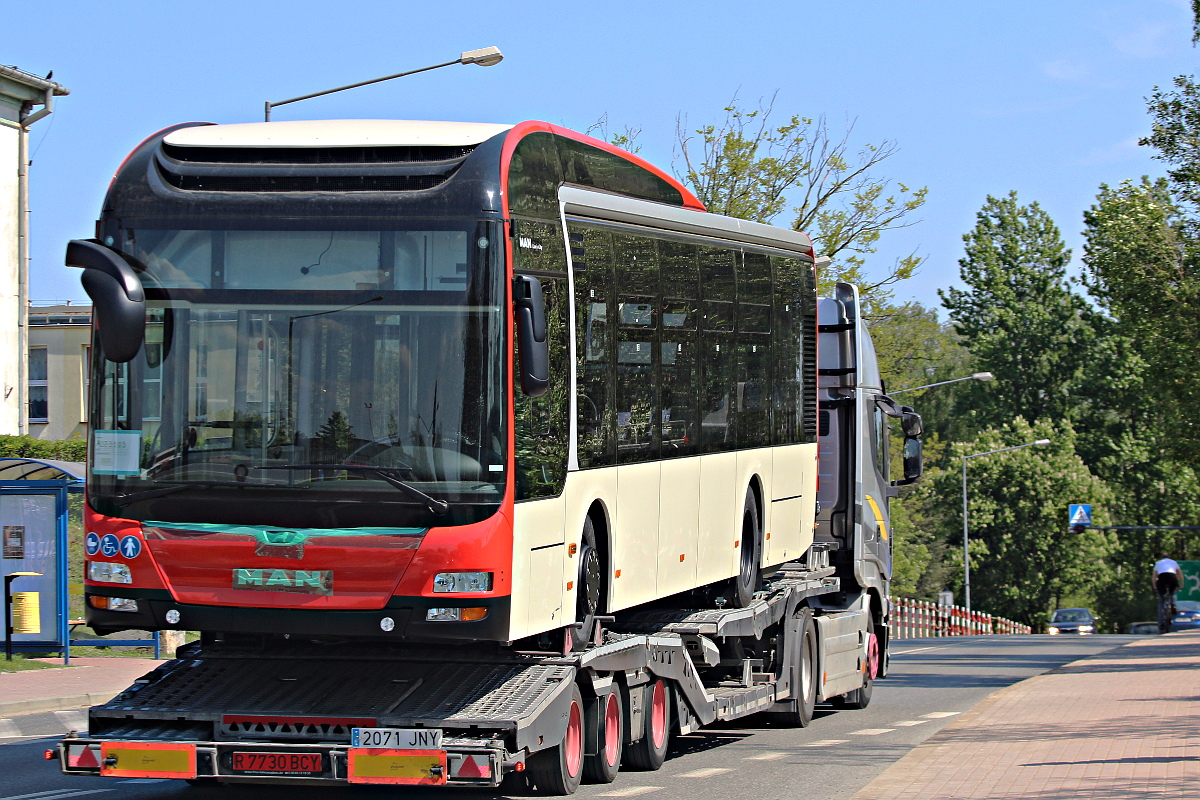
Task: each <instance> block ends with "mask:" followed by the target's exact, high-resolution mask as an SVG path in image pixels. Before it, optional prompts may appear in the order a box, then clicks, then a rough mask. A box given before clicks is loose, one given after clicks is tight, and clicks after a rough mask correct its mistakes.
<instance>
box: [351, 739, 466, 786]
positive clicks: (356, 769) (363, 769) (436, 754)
mask: <svg viewBox="0 0 1200 800" xmlns="http://www.w3.org/2000/svg"><path fill="white" fill-rule="evenodd" d="M346 757H347V758H346V760H347V762H348V763H349V770H348V771H347V775H346V779H347V780H348V781H349V782H350V783H404V784H422V785H428V786H441V785H442V784H444V783H445V782H446V752H445V751H444V750H374V749H371V750H368V749H365V748H351V749H350V750H348V751H346Z"/></svg>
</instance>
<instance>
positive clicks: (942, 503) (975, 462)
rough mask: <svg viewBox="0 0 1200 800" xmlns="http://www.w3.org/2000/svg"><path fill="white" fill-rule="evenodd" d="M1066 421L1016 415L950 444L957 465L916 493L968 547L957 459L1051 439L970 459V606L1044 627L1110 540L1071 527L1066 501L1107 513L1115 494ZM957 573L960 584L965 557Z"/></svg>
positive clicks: (1100, 566)
mask: <svg viewBox="0 0 1200 800" xmlns="http://www.w3.org/2000/svg"><path fill="white" fill-rule="evenodd" d="M1075 438H1076V437H1075V432H1074V430H1073V429H1072V428H1071V425H1070V423H1069V422H1065V421H1064V422H1062V423H1061V424H1058V425H1055V424H1052V423H1051V422H1050V421H1048V420H1043V421H1041V422H1039V423H1037V424H1034V425H1030V424H1029V423H1027V422H1026V421H1025V420H1023V419H1017V420H1015V421H1014V422H1012V423H1011V424H1009V425H1005V426H1002V427H1000V428H994V429H989V430H986V431H984V432H982V433H981V434H980V435H979V437H978V438H977V439H975V440H974V441H971V442H964V443H958V444H955V445H953V448H952V455H954V456H957V457H955V458H952V459H951V461H952V464H949V465H947V467H946V468H945V469H941V470H935V471H933V472H932V473H931V474H930V475H929V476H928V478H927V479H926V481H925V482H924V484H923V485H922V486H921V488H920V490H919V494H920V495H922V500H923V501H924V503H925V504H926V506H927V507H928V508H929V510H930V512H931V515H932V518H933V519H934V520H936V523H937V524H939V525H940V526H941V529H942V530H944V531H946V533H947V541H949V542H952V543H955V544H957V548H958V552H959V553H961V552H962V536H961V531H962V502H961V497H962V494H961V491H962V488H961V480H962V473H961V471H960V469H961V463H962V462H961V456H964V455H970V454H973V453H982V452H987V451H989V450H999V449H1001V448H1004V447H1013V446H1016V445H1022V444H1027V443H1029V442H1033V441H1036V440H1038V439H1050V441H1051V445H1050V446H1048V447H1026V448H1022V449H1019V450H1010V451H1008V452H1004V453H995V454H992V455H988V456H985V457H982V458H978V459H972V460H971V461H970V462H969V465H968V473H967V481H968V483H967V486H968V499H969V504H968V508H969V517H968V519H969V530H970V538H969V545H970V553H971V603H972V607H973V608H977V609H980V610H984V611H988V612H989V613H992V614H999V615H1002V616H1005V617H1008V618H1010V619H1014V620H1016V621H1018V622H1023V623H1025V624H1027V625H1033V626H1039V625H1041V624H1042V623H1043V622H1044V621H1045V619H1046V613H1047V612H1048V611H1050V610H1051V609H1052V608H1053V607H1054V606H1055V604H1056V601H1058V600H1060V599H1061V598H1063V597H1066V596H1068V595H1072V594H1078V593H1080V592H1081V591H1082V592H1084V593H1085V594H1087V595H1090V591H1089V589H1090V587H1092V586H1094V585H1095V584H1096V579H1097V577H1098V576H1099V575H1100V574H1101V573H1102V572H1103V570H1104V558H1105V556H1106V555H1107V553H1108V552H1109V550H1110V549H1111V547H1112V541H1111V538H1110V537H1109V536H1108V535H1107V534H1105V533H1104V532H1102V531H1096V530H1093V529H1090V528H1089V529H1084V530H1083V531H1082V532H1079V533H1076V532H1074V531H1072V530H1071V528H1070V527H1069V526H1068V525H1067V524H1066V523H1067V519H1066V513H1067V506H1068V504H1070V503H1090V504H1092V513H1093V519H1094V520H1096V521H1097V524H1103V522H1104V520H1106V518H1107V517H1106V511H1105V508H1106V506H1107V504H1108V503H1109V502H1110V496H1109V491H1108V489H1107V487H1106V486H1105V485H1104V483H1103V482H1102V481H1100V480H1099V479H1098V478H1096V476H1094V475H1093V474H1092V473H1091V472H1090V471H1089V470H1088V468H1087V466H1086V465H1085V464H1084V463H1083V461H1082V460H1081V459H1080V458H1079V456H1078V455H1077V454H1076V453H1075V450H1074V445H1075ZM959 563H960V566H959V571H958V574H957V576H956V577H957V579H958V581H959V582H960V586H959V588H960V589H961V578H962V572H961V560H960V562H959Z"/></svg>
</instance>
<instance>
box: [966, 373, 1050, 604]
mask: <svg viewBox="0 0 1200 800" xmlns="http://www.w3.org/2000/svg"><path fill="white" fill-rule="evenodd" d="M959 380H969V379H967V378H959ZM1048 444H1050V440H1049V439H1038V440H1037V441H1036V442H1030V443H1029V444H1018V445H1015V446H1013V447H1001V448H1000V449H999V450H987V451H985V452H982V453H972V454H971V455H969V456H959V458H961V459H962V494H963V606H964V607H965V608H966V609H967V611H968V612H970V610H971V554H970V550H969V548H968V544H969V539H968V536H967V459H969V458H979V457H980V456H990V455H992V454H993V453H1007V452H1008V451H1009V450H1020V449H1022V448H1024V447H1045V446H1046V445H1048Z"/></svg>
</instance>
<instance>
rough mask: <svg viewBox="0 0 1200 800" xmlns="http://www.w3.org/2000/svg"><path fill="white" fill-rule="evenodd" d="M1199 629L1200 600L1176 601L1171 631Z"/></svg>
mask: <svg viewBox="0 0 1200 800" xmlns="http://www.w3.org/2000/svg"><path fill="white" fill-rule="evenodd" d="M1198 628H1200V600H1176V601H1175V619H1174V620H1172V621H1171V630H1173V631H1188V630H1196V629H1198Z"/></svg>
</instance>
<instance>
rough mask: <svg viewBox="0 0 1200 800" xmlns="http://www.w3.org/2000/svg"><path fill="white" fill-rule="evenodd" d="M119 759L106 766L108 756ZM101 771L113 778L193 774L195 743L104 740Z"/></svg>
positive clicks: (176, 776) (194, 773)
mask: <svg viewBox="0 0 1200 800" xmlns="http://www.w3.org/2000/svg"><path fill="white" fill-rule="evenodd" d="M110 758H115V759H116V760H117V763H116V764H114V765H113V766H111V767H110V766H107V765H108V760H109V759H110ZM100 774H101V775H105V776H108V777H113V778H194V777H196V745H194V744H175V743H173V742H104V743H102V744H101V745H100Z"/></svg>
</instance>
